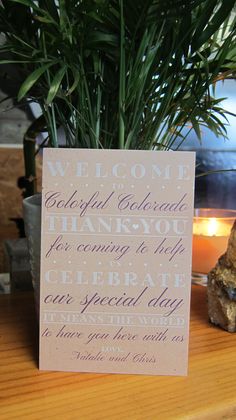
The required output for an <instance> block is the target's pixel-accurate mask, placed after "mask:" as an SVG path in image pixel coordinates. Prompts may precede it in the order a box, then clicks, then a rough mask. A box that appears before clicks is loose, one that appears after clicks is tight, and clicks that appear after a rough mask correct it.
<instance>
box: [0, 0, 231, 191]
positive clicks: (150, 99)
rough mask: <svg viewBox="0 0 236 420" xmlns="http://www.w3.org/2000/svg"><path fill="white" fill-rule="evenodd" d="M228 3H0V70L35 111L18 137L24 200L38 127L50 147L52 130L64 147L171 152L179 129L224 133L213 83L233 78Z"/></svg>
mask: <svg viewBox="0 0 236 420" xmlns="http://www.w3.org/2000/svg"><path fill="white" fill-rule="evenodd" d="M234 5H235V1H234V0H227V2H221V1H220V0H166V1H161V0H138V1H133V0H127V1H123V0H113V1H109V0H80V1H78V0H69V1H64V0H59V1H57V0H38V1H34V0H8V1H6V0H2V2H1V6H0V31H1V33H2V34H4V41H3V43H2V45H1V47H0V64H2V65H6V64H14V66H15V67H16V69H17V70H18V74H19V78H20V79H21V80H22V83H21V85H20V88H19V91H18V100H19V101H21V102H23V101H24V102H26V103H27V104H29V103H30V102H36V103H38V104H39V106H40V108H41V111H42V116H41V117H40V120H39V121H37V123H35V126H36V130H35V127H34V126H33V127H31V128H30V133H27V135H26V136H25V141H24V145H25V157H26V176H27V178H28V180H30V181H31V182H32V184H31V187H32V185H33V188H31V191H30V194H32V193H33V192H34V190H35V186H34V180H35V167H34V153H35V144H34V133H35V132H38V131H39V130H41V129H45V130H46V132H47V133H48V138H47V139H46V142H47V144H49V145H50V146H52V147H58V145H59V140H58V128H59V127H61V129H62V130H63V132H64V137H65V142H64V145H65V146H66V147H74V148H76V147H80V148H107V149H109V148H112V149H153V150H157V151H158V150H169V149H175V150H176V149H178V147H179V146H180V144H181V143H182V142H184V141H185V140H186V137H187V135H183V129H184V127H186V125H188V126H189V131H191V130H194V131H195V132H196V134H197V136H198V137H199V138H200V127H201V125H205V126H207V127H209V128H210V129H211V130H212V131H214V132H215V133H216V135H225V134H226V130H225V124H224V122H225V120H226V111H225V110H223V109H222V108H221V106H220V105H219V102H220V100H219V99H215V98H214V86H215V84H216V82H217V81H219V80H224V79H225V78H228V77H234V75H235V63H236V50H235V14H234V12H233V8H234ZM37 125H38V127H37ZM29 134H30V135H29Z"/></svg>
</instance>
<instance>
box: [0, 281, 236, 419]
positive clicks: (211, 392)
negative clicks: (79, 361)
mask: <svg viewBox="0 0 236 420" xmlns="http://www.w3.org/2000/svg"><path fill="white" fill-rule="evenodd" d="M191 308H192V309H191V334H190V360H189V376H188V377H160V376H156V377H153V376H152V377H151V376H142V375H107V374H88V373H86V374H85V373H84V374H78V373H63V372H42V371H41V372H40V371H39V370H38V366H37V363H38V355H37V326H36V325H37V323H36V320H35V315H34V303H33V296H32V294H31V293H24V294H18V295H12V296H11V295H9V296H7V295H1V296H0V351H1V352H0V419H1V420H5V419H14V420H18V419H24V420H29V419H40V420H42V419H57V420H58V419H63V420H70V419H73V420H74V419H75V420H90V419H94V420H95V419H96V420H102V419H106V420H107V419H108V420H109V419H112V420H122V419H128V420H139V419H144V420H161V419H175V420H176V419H201V420H203V419H212V420H217V419H224V420H226V419H236V375H235V373H236V334H229V333H227V332H225V331H222V330H220V329H218V328H215V327H213V326H211V325H210V324H208V318H207V310H206V290H205V288H203V287H201V286H193V292H192V304H191Z"/></svg>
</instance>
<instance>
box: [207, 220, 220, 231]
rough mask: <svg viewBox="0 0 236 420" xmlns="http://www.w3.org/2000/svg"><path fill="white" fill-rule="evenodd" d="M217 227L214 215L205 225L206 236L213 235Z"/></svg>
mask: <svg viewBox="0 0 236 420" xmlns="http://www.w3.org/2000/svg"><path fill="white" fill-rule="evenodd" d="M217 228H218V222H217V220H216V219H215V218H214V217H213V218H212V219H209V220H208V225H207V233H208V236H215V235H216V234H217Z"/></svg>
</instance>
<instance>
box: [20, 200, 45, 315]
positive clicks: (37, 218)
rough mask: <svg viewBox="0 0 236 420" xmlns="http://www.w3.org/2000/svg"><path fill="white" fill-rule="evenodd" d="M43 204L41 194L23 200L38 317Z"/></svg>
mask: <svg viewBox="0 0 236 420" xmlns="http://www.w3.org/2000/svg"><path fill="white" fill-rule="evenodd" d="M41 204H42V196H41V194H35V195H33V196H31V197H28V198H25V199H24V200H23V216H24V222H25V233H26V237H27V240H28V247H29V254H30V270H31V275H32V282H33V288H34V294H35V306H36V312H37V315H39V290H40V247H41Z"/></svg>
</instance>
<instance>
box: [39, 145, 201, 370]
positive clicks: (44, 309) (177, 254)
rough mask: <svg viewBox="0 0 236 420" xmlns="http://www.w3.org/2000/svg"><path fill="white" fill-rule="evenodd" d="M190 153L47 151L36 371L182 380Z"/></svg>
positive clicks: (191, 188) (185, 357)
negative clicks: (177, 378) (159, 376)
mask: <svg viewBox="0 0 236 420" xmlns="http://www.w3.org/2000/svg"><path fill="white" fill-rule="evenodd" d="M194 174H195V154H194V153H192V152H157V151H156V152H155V151H133V150H132V151H128V150H89V149H45V150H44V157H43V191H42V237H41V280H40V281H41V284H40V369H43V370H61V371H78V372H110V373H129V374H132V373H135V374H147V375H186V374H187V366H188V341H189V308H190V288H191V248H192V217H193V194H194Z"/></svg>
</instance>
